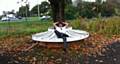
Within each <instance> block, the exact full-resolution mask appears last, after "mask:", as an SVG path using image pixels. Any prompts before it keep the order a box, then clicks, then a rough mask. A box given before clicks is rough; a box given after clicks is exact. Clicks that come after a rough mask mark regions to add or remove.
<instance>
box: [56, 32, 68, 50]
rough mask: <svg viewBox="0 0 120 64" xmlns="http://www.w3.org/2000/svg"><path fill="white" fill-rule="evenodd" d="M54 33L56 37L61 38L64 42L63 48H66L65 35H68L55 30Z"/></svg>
mask: <svg viewBox="0 0 120 64" xmlns="http://www.w3.org/2000/svg"><path fill="white" fill-rule="evenodd" d="M55 34H56V35H57V37H58V38H62V39H63V42H64V48H65V49H66V48H67V39H66V37H69V36H68V35H67V34H64V33H60V32H59V31H57V30H55Z"/></svg>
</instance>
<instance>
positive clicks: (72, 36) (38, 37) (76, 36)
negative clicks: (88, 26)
mask: <svg viewBox="0 0 120 64" xmlns="http://www.w3.org/2000/svg"><path fill="white" fill-rule="evenodd" d="M66 30H67V31H66V34H67V35H68V36H69V37H67V42H73V41H79V40H82V39H85V38H87V37H89V33H88V32H86V31H83V30H75V29H72V27H69V28H67V29H66ZM32 40H34V41H40V42H63V39H62V38H58V37H57V35H56V34H55V32H54V29H53V28H48V31H46V32H41V33H36V34H33V35H32Z"/></svg>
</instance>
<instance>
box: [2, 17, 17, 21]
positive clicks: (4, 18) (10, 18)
mask: <svg viewBox="0 0 120 64" xmlns="http://www.w3.org/2000/svg"><path fill="white" fill-rule="evenodd" d="M1 20H2V21H15V20H18V18H15V17H2V18H1Z"/></svg>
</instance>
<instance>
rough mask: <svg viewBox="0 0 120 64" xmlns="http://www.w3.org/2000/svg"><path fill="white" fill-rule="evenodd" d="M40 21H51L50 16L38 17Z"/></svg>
mask: <svg viewBox="0 0 120 64" xmlns="http://www.w3.org/2000/svg"><path fill="white" fill-rule="evenodd" d="M40 19H41V20H48V19H51V16H42V17H40Z"/></svg>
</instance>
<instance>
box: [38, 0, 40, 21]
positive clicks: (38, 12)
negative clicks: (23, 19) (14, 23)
mask: <svg viewBox="0 0 120 64" xmlns="http://www.w3.org/2000/svg"><path fill="white" fill-rule="evenodd" d="M39 17H40V8H39V0H38V19H39Z"/></svg>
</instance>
